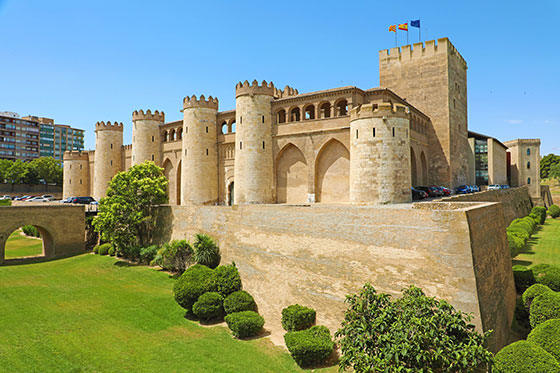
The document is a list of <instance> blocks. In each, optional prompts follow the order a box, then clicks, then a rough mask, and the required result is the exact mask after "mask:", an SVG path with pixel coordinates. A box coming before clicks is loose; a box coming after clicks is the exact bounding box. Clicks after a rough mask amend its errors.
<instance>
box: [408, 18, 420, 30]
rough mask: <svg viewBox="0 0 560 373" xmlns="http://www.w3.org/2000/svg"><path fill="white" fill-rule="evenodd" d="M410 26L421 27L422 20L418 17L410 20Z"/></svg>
mask: <svg viewBox="0 0 560 373" xmlns="http://www.w3.org/2000/svg"><path fill="white" fill-rule="evenodd" d="M410 27H418V28H420V20H419V19H417V20H415V21H410Z"/></svg>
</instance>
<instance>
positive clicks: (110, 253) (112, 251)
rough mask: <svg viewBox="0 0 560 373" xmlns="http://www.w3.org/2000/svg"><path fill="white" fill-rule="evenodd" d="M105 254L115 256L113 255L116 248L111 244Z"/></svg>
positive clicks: (115, 253)
mask: <svg viewBox="0 0 560 373" xmlns="http://www.w3.org/2000/svg"><path fill="white" fill-rule="evenodd" d="M107 254H109V255H110V256H115V255H117V249H115V247H114V246H111V247H110V248H109V251H107Z"/></svg>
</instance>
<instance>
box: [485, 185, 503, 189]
mask: <svg viewBox="0 0 560 373" xmlns="http://www.w3.org/2000/svg"><path fill="white" fill-rule="evenodd" d="M498 189H502V187H501V185H498V184H492V185H488V190H498Z"/></svg>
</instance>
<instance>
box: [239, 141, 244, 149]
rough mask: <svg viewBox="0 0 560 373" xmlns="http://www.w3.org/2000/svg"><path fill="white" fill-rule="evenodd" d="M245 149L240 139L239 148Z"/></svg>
mask: <svg viewBox="0 0 560 373" xmlns="http://www.w3.org/2000/svg"><path fill="white" fill-rule="evenodd" d="M241 149H243V143H242V142H241V141H239V150H241Z"/></svg>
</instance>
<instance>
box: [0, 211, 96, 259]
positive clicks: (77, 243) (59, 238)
mask: <svg viewBox="0 0 560 373" xmlns="http://www.w3.org/2000/svg"><path fill="white" fill-rule="evenodd" d="M23 225H33V226H35V227H36V228H37V229H38V230H39V233H41V237H42V238H43V256H44V257H45V258H48V259H52V258H59V257H64V256H68V255H72V254H78V253H80V252H83V251H84V248H85V212H84V206H68V205H66V206H65V205H60V206H58V205H51V204H49V205H45V206H37V205H33V206H2V207H0V265H1V264H5V263H8V262H10V260H6V259H5V255H4V254H5V246H6V241H7V239H8V237H9V236H10V234H11V233H12V232H13V231H15V230H16V229H18V228H19V227H21V226H23Z"/></svg>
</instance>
